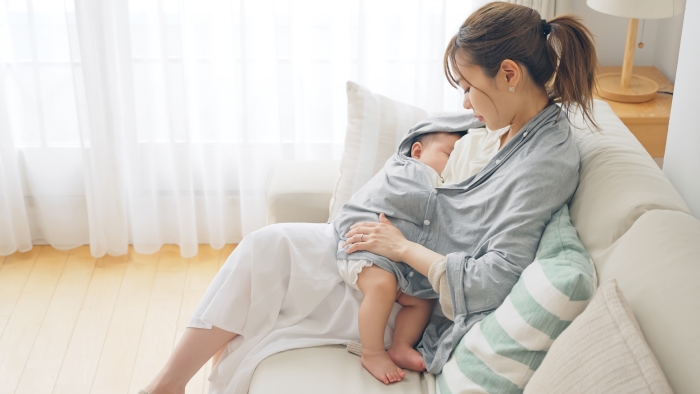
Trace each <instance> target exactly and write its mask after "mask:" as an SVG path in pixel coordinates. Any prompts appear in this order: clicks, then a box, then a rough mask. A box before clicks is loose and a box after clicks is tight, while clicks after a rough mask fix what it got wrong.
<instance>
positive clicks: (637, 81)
mask: <svg viewBox="0 0 700 394" xmlns="http://www.w3.org/2000/svg"><path fill="white" fill-rule="evenodd" d="M621 77H622V75H621V74H619V73H610V74H601V75H599V76H598V78H597V80H598V81H597V89H598V91H597V92H596V93H598V95H599V96H600V97H602V98H604V99H608V100H612V101H620V102H623V103H643V102H645V101H649V100H652V99H653V98H654V97H656V92H657V91H658V90H659V85H658V84H657V83H656V82H654V81H653V80H652V79H649V78H647V77H642V76H640V75H634V74H632V80H631V81H630V86H629V87H628V88H626V89H625V88H623V87H622V86H621V85H620V79H621Z"/></svg>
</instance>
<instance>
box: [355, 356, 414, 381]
mask: <svg viewBox="0 0 700 394" xmlns="http://www.w3.org/2000/svg"><path fill="white" fill-rule="evenodd" d="M362 366H363V367H365V369H367V370H368V371H369V373H371V374H372V375H374V377H375V378H377V379H379V380H380V381H381V382H383V383H384V384H389V383H394V382H400V381H401V379H403V378H404V377H405V376H406V372H404V371H403V370H402V369H401V368H399V367H397V366H396V364H394V362H393V361H391V358H389V355H387V354H386V352H385V351H375V352H372V351H364V350H363V351H362Z"/></svg>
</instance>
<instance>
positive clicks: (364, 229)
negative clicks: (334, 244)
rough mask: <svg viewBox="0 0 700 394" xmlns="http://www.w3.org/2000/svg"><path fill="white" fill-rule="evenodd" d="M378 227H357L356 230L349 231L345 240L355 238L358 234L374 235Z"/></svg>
mask: <svg viewBox="0 0 700 394" xmlns="http://www.w3.org/2000/svg"><path fill="white" fill-rule="evenodd" d="M375 228H376V226H366V227H365V226H360V227H355V228H354V229H352V230H350V231H348V233H347V234H345V238H349V237H354V236H355V235H357V234H372V232H373V231H374V229H375Z"/></svg>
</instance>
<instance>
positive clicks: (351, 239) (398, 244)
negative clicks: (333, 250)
mask: <svg viewBox="0 0 700 394" xmlns="http://www.w3.org/2000/svg"><path fill="white" fill-rule="evenodd" d="M345 238H346V241H345V243H344V244H343V247H345V246H346V245H350V247H349V248H348V250H347V253H348V254H350V253H354V252H357V251H358V250H366V251H368V252H372V253H374V254H377V255H379V256H384V257H386V258H387V259H389V260H391V261H393V262H400V261H403V260H404V258H403V256H404V254H405V252H406V250H408V249H409V247H410V244H411V242H410V241H408V240H407V239H406V237H404V235H403V233H401V230H399V229H398V228H396V227H395V226H394V225H393V224H391V222H390V221H389V219H387V218H386V216H385V215H384V214H383V213H382V214H380V215H379V223H374V222H361V223H357V224H353V225H352V226H351V227H350V231H348V233H347V234H345Z"/></svg>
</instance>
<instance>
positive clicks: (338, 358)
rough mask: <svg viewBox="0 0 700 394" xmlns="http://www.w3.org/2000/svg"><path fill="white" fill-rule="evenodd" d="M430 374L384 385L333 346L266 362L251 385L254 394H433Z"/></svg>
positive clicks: (278, 356)
mask: <svg viewBox="0 0 700 394" xmlns="http://www.w3.org/2000/svg"><path fill="white" fill-rule="evenodd" d="M434 390H435V379H434V377H433V376H432V375H430V374H421V373H417V372H412V371H406V377H405V378H404V379H403V380H402V381H401V382H399V383H394V384H390V385H388V386H387V385H384V383H382V382H380V381H378V380H377V379H375V378H374V376H372V375H371V374H370V373H369V372H367V371H366V370H365V369H364V368H363V367H362V364H361V363H360V358H359V357H357V356H355V355H353V354H350V353H348V352H347V351H346V350H345V347H344V346H340V345H331V346H319V347H312V348H306V349H295V350H288V351H286V352H282V353H277V354H275V355H273V356H271V357H268V358H266V359H265V360H264V361H263V362H261V363H260V365H258V368H257V369H256V370H255V375H253V380H252V381H251V383H250V389H249V391H248V392H249V393H250V394H272V393H288V394H297V393H298V394H314V393H318V394H322V393H323V394H325V393H334V394H357V393H362V394H375V393H376V394H391V393H396V394H399V393H401V394H433V393H434V392H435V391H434Z"/></svg>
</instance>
